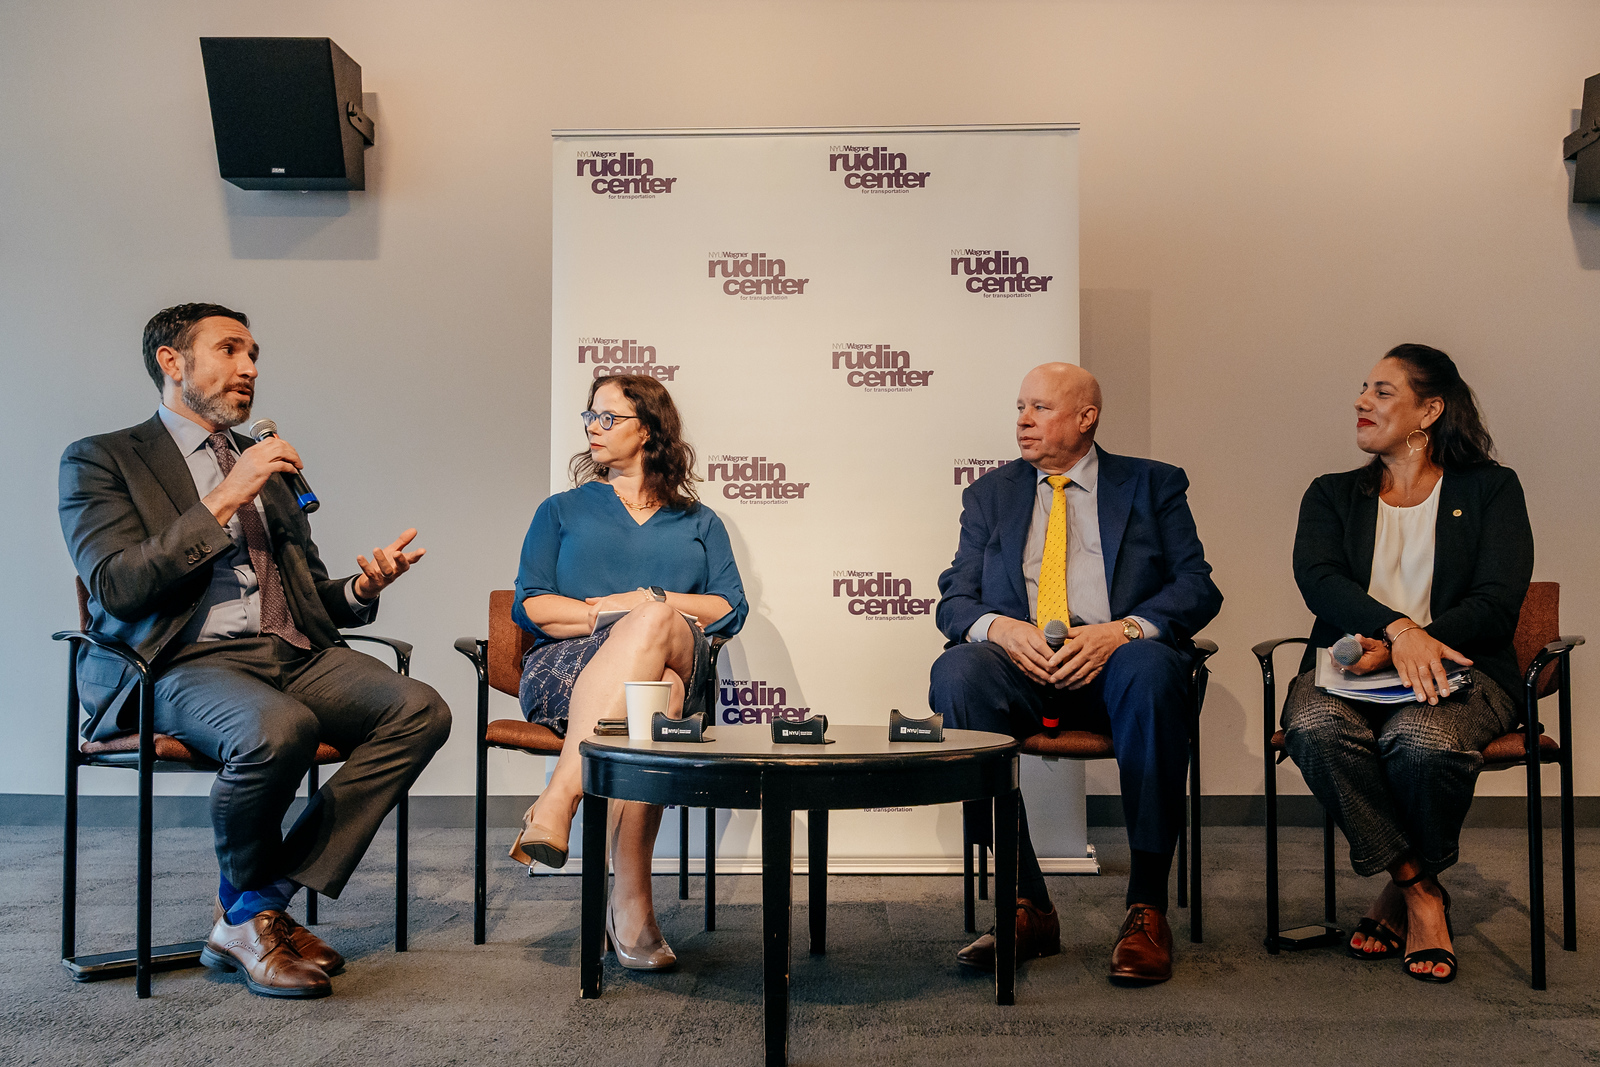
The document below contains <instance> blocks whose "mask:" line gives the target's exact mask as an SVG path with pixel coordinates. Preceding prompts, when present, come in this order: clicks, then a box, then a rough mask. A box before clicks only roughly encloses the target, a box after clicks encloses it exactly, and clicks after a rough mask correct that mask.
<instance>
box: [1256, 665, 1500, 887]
mask: <svg viewBox="0 0 1600 1067" xmlns="http://www.w3.org/2000/svg"><path fill="white" fill-rule="evenodd" d="M1472 674H1473V679H1472V681H1473V684H1472V686H1471V687H1470V688H1468V689H1466V690H1465V691H1457V692H1456V693H1453V694H1451V695H1450V696H1449V697H1447V698H1446V699H1444V700H1441V701H1439V703H1438V704H1436V705H1429V704H1399V705H1380V704H1362V703H1357V702H1353V701H1349V700H1344V699H1342V698H1340V697H1336V696H1330V695H1328V694H1327V693H1324V692H1323V691H1322V690H1320V689H1318V688H1317V687H1316V686H1314V685H1312V672H1310V671H1307V672H1306V673H1304V674H1302V675H1300V676H1299V677H1298V678H1296V679H1295V680H1294V681H1293V682H1292V683H1290V686H1289V694H1288V698H1287V700H1285V702H1284V706H1283V730H1284V735H1285V742H1286V745H1287V747H1288V750H1289V756H1290V758H1292V759H1293V760H1294V762H1295V766H1297V767H1299V768H1300V773H1301V774H1302V775H1304V776H1305V779H1306V784H1307V785H1309V786H1310V787H1311V791H1312V792H1313V793H1315V794H1316V797H1317V799H1318V800H1320V801H1322V806H1323V807H1324V808H1326V809H1327V810H1328V811H1329V812H1330V813H1332V815H1333V819H1334V821H1335V822H1336V823H1338V824H1339V828H1340V829H1341V830H1343V831H1344V835H1345V837H1346V838H1347V839H1349V841H1350V865H1351V866H1352V867H1354V868H1355V870H1356V873H1357V874H1361V875H1373V874H1378V873H1379V872H1381V871H1385V870H1387V869H1388V868H1389V867H1391V866H1393V865H1394V864H1395V863H1396V862H1397V861H1399V860H1400V859H1401V858H1403V857H1405V856H1407V855H1411V856H1414V857H1415V858H1416V859H1417V860H1418V861H1419V862H1420V863H1421V864H1422V867H1423V870H1424V871H1425V872H1426V873H1428V874H1437V873H1439V872H1440V871H1442V870H1444V869H1445V868H1447V867H1449V866H1450V865H1451V864H1453V863H1455V862H1456V859H1457V858H1458V854H1459V852H1460V838H1461V824H1462V822H1463V821H1465V820H1466V817H1467V809H1468V808H1470V807H1471V806H1472V791H1473V788H1474V786H1476V784H1477V781H1478V772H1479V771H1481V770H1482V769H1483V756H1482V754H1481V750H1482V748H1483V746H1484V745H1487V744H1488V743H1489V742H1490V741H1492V740H1494V739H1495V738H1496V737H1499V736H1500V735H1502V734H1505V733H1509V732H1510V731H1512V730H1514V729H1515V728H1516V726H1517V721H1518V719H1519V715H1518V713H1517V708H1516V705H1515V704H1514V703H1513V702H1512V700H1511V698H1510V697H1508V696H1506V694H1505V691H1504V690H1503V689H1501V688H1500V687H1499V686H1498V685H1496V684H1495V683H1494V682H1492V681H1490V680H1489V679H1488V678H1486V677H1485V676H1484V675H1482V674H1480V673H1479V672H1477V671H1473V672H1472Z"/></svg>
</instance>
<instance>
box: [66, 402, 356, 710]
mask: <svg viewBox="0 0 1600 1067" xmlns="http://www.w3.org/2000/svg"><path fill="white" fill-rule="evenodd" d="M254 443H255V442H253V441H251V440H250V439H249V438H246V437H243V436H241V435H239V434H234V444H235V446H236V447H237V448H238V449H239V450H240V451H243V450H244V449H246V448H249V447H250V446H251V445H252V444H254ZM60 489H61V502H60V513H61V532H62V534H64V535H65V537H66V539H67V550H68V551H69V552H71V553H72V562H73V565H74V566H75V567H76V568H77V570H78V575H79V577H81V578H82V579H83V583H84V585H86V586H88V587H89V614H90V625H91V626H92V627H93V628H94V629H96V630H98V631H100V632H101V633H104V634H107V635H110V636H112V637H116V638H118V639H120V640H122V641H124V642H125V643H127V644H128V645H131V646H132V647H133V648H134V650H135V651H137V652H138V653H139V654H140V655H141V656H143V657H144V658H145V659H146V660H147V661H149V662H150V663H152V664H153V665H155V666H156V667H157V668H159V667H160V665H161V657H162V655H163V653H165V652H167V651H168V650H169V649H173V648H174V647H175V646H174V639H175V638H176V637H177V636H178V635H179V634H180V633H182V632H183V628H184V627H185V626H186V625H187V624H188V622H189V619H190V617H191V616H192V615H193V614H194V612H195V608H196V607H197V606H198V605H199V603H200V600H201V598H202V597H203V596H204V595H205V591H206V587H207V585H209V584H210V581H211V568H212V565H213V562H214V560H215V558H216V556H217V555H218V554H219V553H220V552H223V551H225V550H226V549H227V548H228V545H229V544H230V541H229V538H228V531H227V530H226V529H225V528H224V527H223V526H222V525H221V524H220V523H218V522H217V520H216V517H215V516H213V515H212V514H211V512H210V511H209V510H207V509H206V506H205V505H204V504H202V503H201V502H200V495H199V494H198V493H197V492H196V491H195V487H194V478H193V476H192V475H191V474H190V473H189V468H188V466H187V465H186V464H185V463H184V459H183V456H182V454H181V453H180V452H179V451H178V446H177V445H176V444H175V443H174V442H173V440H172V435H171V434H169V433H168V432H167V428H166V427H165V426H164V425H162V423H161V419H160V417H159V416H152V417H151V419H150V420H149V421H148V422H144V423H141V424H140V425H138V426H133V427H130V428H128V429H126V430H118V431H116V432H115V433H106V434H100V435H98V436H95V437H85V438H84V439H83V440H81V441H75V442H73V443H72V444H71V445H68V446H67V450H66V452H64V453H63V454H62V456H61V481H60ZM261 501H262V504H263V505H264V506H265V508H266V512H267V531H268V534H269V535H270V536H271V538H272V545H273V554H274V556H275V558H276V559H277V562H278V571H279V573H280V574H281V576H282V578H283V589H284V595H285V596H286V597H287V599H288V601H289V611H290V613H291V614H292V615H293V616H294V621H295V624H296V625H297V626H299V627H300V632H301V633H303V634H305V635H306V637H307V638H308V639H309V640H310V641H311V645H312V647H313V648H316V649H322V648H329V647H332V646H334V645H342V644H344V642H343V640H342V639H341V638H340V637H339V627H341V626H361V625H363V624H365V623H366V622H369V621H371V620H370V618H368V619H363V618H360V617H359V616H357V615H356V614H355V612H354V611H352V610H351V608H350V605H349V603H348V601H347V600H346V599H345V595H344V585H345V582H346V581H348V580H349V579H348V577H347V578H344V579H339V580H330V579H329V578H328V571H327V568H326V567H324V566H323V565H322V559H321V558H320V557H319V556H318V555H317V546H316V544H315V543H314V542H313V541H312V540H311V524H310V522H308V521H307V519H306V517H305V515H304V514H303V513H301V511H300V509H299V508H298V507H297V506H296V505H295V502H294V498H293V496H292V495H291V494H290V492H289V488H288V487H287V486H286V485H284V483H283V479H282V478H272V479H269V480H268V481H267V484H266V486H265V487H263V488H262V490H261ZM371 614H372V615H374V616H375V614H376V606H374V608H373V610H372V613H371ZM137 682H138V675H137V673H136V672H135V671H134V670H133V668H131V667H129V666H127V665H126V664H124V663H123V662H122V660H120V659H118V658H116V657H115V656H113V655H111V654H110V653H107V652H102V651H100V650H99V649H96V648H94V647H92V646H89V645H81V646H80V647H79V649H78V696H79V698H80V700H81V701H82V702H83V706H84V710H85V711H86V712H87V713H88V716H87V722H86V723H85V725H84V731H83V732H84V736H86V737H89V738H92V739H94V740H103V739H105V738H108V737H113V736H115V735H117V734H120V733H124V732H126V731H128V730H132V729H137V727H138V707H137V704H136V702H134V701H132V700H131V699H130V697H131V696H132V695H133V692H134V687H135V684H136V683H137Z"/></svg>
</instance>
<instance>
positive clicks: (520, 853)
mask: <svg viewBox="0 0 1600 1067" xmlns="http://www.w3.org/2000/svg"><path fill="white" fill-rule="evenodd" d="M511 858H512V859H514V860H516V861H517V862H518V863H523V864H526V865H527V867H528V873H530V874H532V873H533V865H534V863H536V862H537V863H542V864H544V865H545V866H546V867H555V868H561V867H565V866H566V865H567V834H566V833H565V832H563V831H559V830H553V829H551V828H550V827H548V826H542V825H540V824H539V823H536V822H534V821H533V808H532V807H529V808H528V810H527V812H526V813H525V814H524V815H523V816H522V833H521V834H519V835H518V836H517V840H516V843H515V844H513V845H512V846H511Z"/></svg>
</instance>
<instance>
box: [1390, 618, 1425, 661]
mask: <svg viewBox="0 0 1600 1067" xmlns="http://www.w3.org/2000/svg"><path fill="white" fill-rule="evenodd" d="M1420 629H1422V627H1420V626H1418V625H1416V624H1415V623H1413V624H1412V625H1410V626H1407V627H1406V628H1405V629H1404V630H1401V631H1400V632H1399V633H1397V634H1395V635H1394V636H1393V637H1390V636H1389V634H1388V631H1385V632H1384V635H1383V643H1384V644H1386V645H1388V646H1389V654H1390V655H1393V654H1394V643H1395V642H1396V641H1398V640H1400V638H1401V637H1403V636H1404V635H1406V634H1408V633H1410V632H1411V631H1412V630H1420Z"/></svg>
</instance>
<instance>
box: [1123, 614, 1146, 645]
mask: <svg viewBox="0 0 1600 1067" xmlns="http://www.w3.org/2000/svg"><path fill="white" fill-rule="evenodd" d="M1122 636H1123V637H1126V638H1127V639H1128V640H1129V641H1137V640H1139V638H1141V637H1143V636H1144V628H1143V627H1141V626H1140V625H1139V624H1138V623H1136V622H1134V621H1133V620H1132V619H1123V620H1122Z"/></svg>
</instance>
